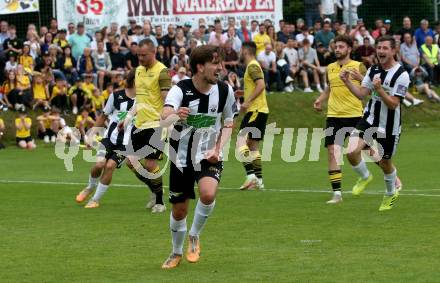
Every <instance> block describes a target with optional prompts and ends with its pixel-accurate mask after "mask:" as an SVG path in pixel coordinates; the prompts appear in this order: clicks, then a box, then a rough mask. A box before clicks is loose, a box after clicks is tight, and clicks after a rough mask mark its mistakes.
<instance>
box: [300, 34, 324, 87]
mask: <svg viewBox="0 0 440 283" xmlns="http://www.w3.org/2000/svg"><path fill="white" fill-rule="evenodd" d="M298 56H299V60H300V62H301V66H302V68H303V69H304V70H305V71H306V72H307V75H312V76H313V79H314V81H315V84H316V88H317V90H318V92H322V91H323V89H322V87H321V83H320V75H322V74H320V68H319V67H320V65H319V61H318V55H317V54H316V50H315V49H313V48H312V47H311V43H310V41H309V40H308V39H307V38H306V39H304V41H303V47H302V48H301V49H300V50H299V51H298ZM304 92H312V90H311V89H310V87H309V88H306V89H304Z"/></svg>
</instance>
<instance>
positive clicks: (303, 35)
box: [295, 26, 315, 46]
mask: <svg viewBox="0 0 440 283" xmlns="http://www.w3.org/2000/svg"><path fill="white" fill-rule="evenodd" d="M295 39H296V41H297V42H299V43H300V44H302V43H303V42H304V39H307V40H308V41H309V44H310V46H312V45H313V43H314V41H315V37H314V36H313V35H311V34H309V28H308V27H307V26H303V27H302V30H301V33H299V34H297V35H296V37H295Z"/></svg>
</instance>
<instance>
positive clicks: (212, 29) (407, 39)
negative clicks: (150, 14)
mask: <svg viewBox="0 0 440 283" xmlns="http://www.w3.org/2000/svg"><path fill="white" fill-rule="evenodd" d="M322 17H324V18H320V19H318V20H315V21H313V22H312V24H311V25H310V26H308V25H306V23H305V21H304V20H303V19H301V18H299V19H297V20H296V21H295V22H287V21H284V20H281V21H279V22H278V23H273V22H272V21H270V20H265V21H263V22H258V21H255V20H253V21H251V22H248V21H247V20H246V19H242V20H240V22H236V20H235V18H232V17H231V18H229V19H228V21H227V23H226V22H225V23H223V22H221V21H220V20H219V19H218V20H215V21H214V22H213V23H207V22H206V21H205V20H204V19H200V20H199V21H198V23H190V22H186V23H185V24H184V25H183V26H176V25H173V24H170V25H168V27H167V28H166V30H164V29H163V28H162V26H152V24H151V23H150V22H149V21H145V22H142V23H139V22H136V20H134V19H130V20H129V21H128V24H127V25H126V26H125V25H124V26H119V25H118V24H117V23H112V24H111V25H110V26H109V27H103V28H102V29H101V30H98V31H96V32H94V33H93V34H91V33H87V31H86V30H85V26H84V24H83V23H78V24H74V23H69V24H68V26H67V27H59V26H58V22H57V19H55V18H53V19H51V20H50V22H49V25H48V26H41V27H40V28H39V29H37V27H36V25H35V24H29V25H28V27H27V32H26V33H25V34H23V35H18V34H17V30H16V27H15V26H14V25H12V24H8V23H7V22H6V21H1V22H0V65H2V69H3V70H4V71H3V72H1V74H0V85H1V88H0V112H1V110H3V111H7V110H12V111H17V112H18V113H17V118H16V120H15V127H16V128H15V132H16V139H17V145H18V146H20V147H22V148H28V149H32V148H35V146H36V145H35V142H34V141H33V139H32V137H31V131H30V129H31V127H32V125H33V121H32V119H31V118H29V115H28V112H29V111H38V112H39V113H38V114H41V115H38V116H37V118H36V121H34V122H35V124H36V128H37V129H38V137H39V138H41V139H42V140H43V141H44V142H46V143H49V142H51V141H52V142H54V141H55V137H56V135H57V132H58V131H59V130H60V129H62V128H63V127H64V126H65V124H66V122H65V121H64V119H63V118H62V117H66V115H75V127H77V128H78V129H79V130H80V131H81V132H85V131H86V130H87V129H88V128H90V127H92V126H93V125H94V122H95V119H96V117H97V116H99V115H100V113H101V111H102V109H103V107H104V105H105V102H106V100H107V98H108V97H109V96H110V95H111V94H112V92H113V91H115V90H117V89H122V88H124V76H125V74H126V73H127V72H128V71H130V70H131V69H133V68H136V67H137V66H138V65H139V61H138V58H137V47H138V43H139V42H140V41H141V40H142V39H146V38H149V39H151V40H152V41H153V42H154V44H155V45H156V46H157V54H156V57H157V59H158V60H159V61H161V62H162V63H164V64H165V65H166V66H167V67H168V68H169V74H170V77H172V83H173V84H176V83H178V82H179V81H180V80H182V79H185V78H189V77H191V70H190V68H189V56H190V54H191V52H192V50H194V48H196V47H197V46H200V45H205V44H210V45H216V46H222V47H223V48H224V51H225V60H224V69H223V71H222V75H221V76H222V78H223V79H224V80H225V81H226V82H227V83H229V84H230V85H231V86H232V87H233V88H234V90H238V89H240V88H242V87H243V83H242V78H243V75H244V72H245V67H246V66H244V65H243V63H242V62H241V61H240V56H239V55H240V49H241V45H242V44H243V42H247V41H253V42H255V44H256V46H257V60H258V61H259V62H260V64H261V67H262V69H263V71H264V74H265V80H266V88H267V91H268V93H271V91H278V92H280V91H284V92H288V93H291V92H293V91H294V90H295V89H298V90H301V91H303V92H304V93H312V92H314V91H313V88H314V89H316V90H317V91H318V92H321V91H323V89H324V88H325V87H326V86H327V82H326V67H327V66H328V65H329V64H330V63H332V62H334V61H336V58H335V54H334V42H333V39H334V38H335V36H337V35H342V34H345V35H349V36H350V37H351V38H352V39H353V42H354V46H353V51H352V55H351V56H352V59H354V60H358V61H361V62H363V63H364V64H365V65H366V67H367V68H368V67H370V66H371V65H372V64H375V62H376V56H375V53H376V51H375V41H376V40H377V39H378V38H379V37H380V36H382V35H392V36H393V37H394V38H395V39H396V41H397V42H398V46H400V47H399V48H398V50H397V56H398V60H399V61H400V62H401V64H402V65H403V66H404V68H405V69H406V70H407V71H408V73H410V75H411V78H412V83H413V86H414V87H413V88H412V91H415V92H419V93H421V94H422V93H423V94H425V95H426V96H427V97H428V98H429V99H432V100H433V101H436V102H439V101H440V98H439V96H438V95H437V94H436V92H435V91H434V89H433V86H436V85H438V83H439V81H440V80H439V74H440V72H439V70H440V65H439V63H440V62H439V59H440V53H439V47H438V44H439V40H440V23H436V24H434V26H433V28H431V27H430V23H429V22H428V21H427V20H421V21H420V25H419V26H418V27H415V26H413V23H412V21H411V19H410V18H409V17H405V18H403V21H402V23H399V24H397V25H399V26H400V28H399V29H397V28H395V27H394V24H393V23H392V22H391V21H390V20H389V19H377V20H376V21H375V23H374V26H373V27H367V26H366V25H365V24H364V23H363V21H362V20H361V19H358V20H357V21H356V23H354V25H353V26H352V27H351V29H350V28H349V27H348V26H347V24H345V23H344V22H341V21H338V20H335V19H334V17H326V16H325V15H323V16H322ZM275 25H277V26H275ZM65 28H67V29H65ZM421 102H422V100H419V99H416V98H414V97H413V96H412V95H410V94H409V95H408V99H407V100H406V101H404V103H405V105H407V106H411V105H413V104H414V105H415V104H419V103H421ZM0 115H1V114H0ZM6 130H12V129H5V123H4V121H3V120H2V119H1V116H0V133H1V134H0V142H1V137H2V136H3V133H4V132H5V131H6Z"/></svg>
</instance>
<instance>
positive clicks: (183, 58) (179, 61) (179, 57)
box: [170, 47, 189, 72]
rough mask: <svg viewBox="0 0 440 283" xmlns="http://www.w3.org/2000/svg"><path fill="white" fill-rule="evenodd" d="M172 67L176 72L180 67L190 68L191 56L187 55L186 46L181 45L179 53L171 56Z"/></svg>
mask: <svg viewBox="0 0 440 283" xmlns="http://www.w3.org/2000/svg"><path fill="white" fill-rule="evenodd" d="M170 67H171V70H174V71H175V72H177V71H178V70H179V68H180V67H185V68H186V69H187V70H188V69H189V56H188V55H186V49H185V48H184V47H181V48H180V49H179V53H178V54H176V55H174V56H173V58H171V63H170Z"/></svg>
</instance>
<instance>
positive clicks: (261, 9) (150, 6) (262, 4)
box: [57, 0, 283, 31]
mask: <svg viewBox="0 0 440 283" xmlns="http://www.w3.org/2000/svg"><path fill="white" fill-rule="evenodd" d="M282 5H283V4H282V1H281V0H64V1H57V18H58V22H59V25H60V27H63V28H66V27H67V25H68V23H70V22H72V23H74V24H76V23H78V22H84V24H85V26H86V28H87V30H88V31H94V30H98V29H101V28H102V27H104V26H109V25H110V24H111V23H112V22H116V23H118V24H119V25H128V19H131V18H133V19H136V20H137V22H138V24H142V22H143V21H144V20H147V19H148V20H150V21H151V24H152V25H153V26H156V25H162V26H164V27H166V26H167V25H168V24H171V23H172V24H174V25H181V26H183V25H184V24H185V23H187V22H189V23H191V24H192V26H193V27H197V26H198V20H199V19H200V18H203V19H205V22H206V23H207V24H214V20H215V19H217V18H219V19H220V20H222V22H223V23H224V24H226V23H227V19H228V17H234V18H235V19H236V22H237V24H238V23H239V20H240V19H242V18H245V19H247V20H249V21H251V20H257V21H259V22H262V21H264V20H265V19H269V20H271V21H272V22H274V23H275V24H276V25H275V26H278V21H279V20H281V19H282V18H283V9H282Z"/></svg>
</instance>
